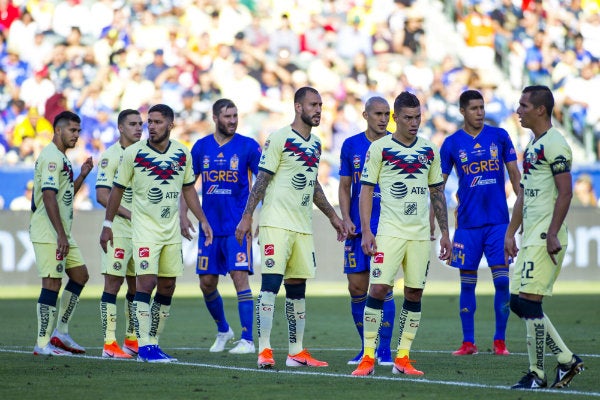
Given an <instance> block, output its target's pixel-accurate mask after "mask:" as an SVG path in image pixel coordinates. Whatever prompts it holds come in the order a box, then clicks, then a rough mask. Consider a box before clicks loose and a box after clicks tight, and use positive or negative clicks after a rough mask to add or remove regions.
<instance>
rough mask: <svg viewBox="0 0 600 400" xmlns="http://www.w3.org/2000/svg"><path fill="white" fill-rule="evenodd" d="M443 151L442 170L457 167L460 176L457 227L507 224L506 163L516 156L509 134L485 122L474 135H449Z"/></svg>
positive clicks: (463, 133) (456, 133)
mask: <svg viewBox="0 0 600 400" xmlns="http://www.w3.org/2000/svg"><path fill="white" fill-rule="evenodd" d="M440 154H441V157H442V173H443V174H446V175H450V173H451V172H452V168H453V167H454V168H455V170H456V174H457V176H458V183H459V184H458V210H457V211H458V221H457V228H458V227H460V228H478V227H483V226H487V225H496V224H507V223H508V220H509V216H508V206H507V204H506V193H505V191H504V182H505V172H504V171H505V169H504V164H505V163H507V162H511V161H515V160H516V159H517V153H516V151H515V148H514V146H513V144H512V141H511V140H510V137H509V136H508V133H507V132H506V131H505V130H504V129H501V128H495V127H491V126H487V125H484V126H483V129H482V130H481V132H480V133H479V134H478V135H477V136H475V137H473V136H471V135H469V134H468V133H467V132H465V131H464V130H462V129H460V130H458V131H456V132H455V133H454V134H452V135H450V136H448V137H447V138H446V140H445V141H444V143H443V144H442V148H441V150H440Z"/></svg>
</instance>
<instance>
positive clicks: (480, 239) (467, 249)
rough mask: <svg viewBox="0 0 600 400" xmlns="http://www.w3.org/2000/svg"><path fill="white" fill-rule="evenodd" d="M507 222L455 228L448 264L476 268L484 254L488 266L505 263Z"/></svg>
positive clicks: (472, 269)
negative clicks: (479, 226) (480, 226)
mask: <svg viewBox="0 0 600 400" xmlns="http://www.w3.org/2000/svg"><path fill="white" fill-rule="evenodd" d="M507 227H508V224H501V225H488V226H484V227H482V228H472V229H460V228H459V229H457V230H456V232H454V240H453V242H452V258H451V260H452V261H451V263H450V265H451V266H453V267H455V268H460V269H466V270H471V271H474V270H477V269H478V268H479V263H480V262H481V257H482V256H483V255H485V258H486V260H487V264H488V266H490V267H493V266H495V265H505V263H504V235H505V234H506V228H507Z"/></svg>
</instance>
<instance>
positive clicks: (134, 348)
mask: <svg viewBox="0 0 600 400" xmlns="http://www.w3.org/2000/svg"><path fill="white" fill-rule="evenodd" d="M123 351H124V352H125V353H127V354H129V355H130V356H137V354H138V341H137V339H125V341H124V342H123Z"/></svg>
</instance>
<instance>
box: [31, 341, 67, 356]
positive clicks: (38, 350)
mask: <svg viewBox="0 0 600 400" xmlns="http://www.w3.org/2000/svg"><path fill="white" fill-rule="evenodd" d="M33 355H36V356H71V355H73V353H71V352H70V351H66V350H63V349H60V348H58V347H56V346H53V345H52V343H48V344H47V345H45V346H44V347H39V346H38V345H37V344H36V345H35V346H34V347H33Z"/></svg>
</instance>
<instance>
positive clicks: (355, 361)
mask: <svg viewBox="0 0 600 400" xmlns="http://www.w3.org/2000/svg"><path fill="white" fill-rule="evenodd" d="M362 358H363V351H362V350H361V351H359V352H358V354H357V355H356V356H354V358H353V359H352V360H348V363H347V364H348V365H357V364H358V363H360V360H361V359H362Z"/></svg>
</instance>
